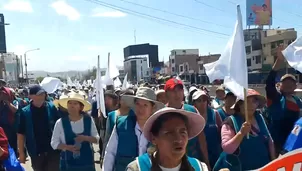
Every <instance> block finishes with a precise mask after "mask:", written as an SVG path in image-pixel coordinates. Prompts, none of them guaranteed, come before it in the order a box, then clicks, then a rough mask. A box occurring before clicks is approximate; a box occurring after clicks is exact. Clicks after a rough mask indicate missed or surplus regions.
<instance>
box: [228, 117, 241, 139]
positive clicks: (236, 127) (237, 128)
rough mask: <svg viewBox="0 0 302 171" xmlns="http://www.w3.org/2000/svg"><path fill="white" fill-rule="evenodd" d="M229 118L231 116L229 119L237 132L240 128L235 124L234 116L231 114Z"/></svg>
mask: <svg viewBox="0 0 302 171" xmlns="http://www.w3.org/2000/svg"><path fill="white" fill-rule="evenodd" d="M230 118H231V120H232V122H233V126H234V130H235V132H236V134H237V133H238V132H239V131H240V128H239V126H238V124H237V121H236V118H235V117H234V116H233V115H232V116H230Z"/></svg>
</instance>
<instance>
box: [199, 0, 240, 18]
mask: <svg viewBox="0 0 302 171" xmlns="http://www.w3.org/2000/svg"><path fill="white" fill-rule="evenodd" d="M194 1H195V2H197V3H199V4H202V5H204V6H207V7H209V8H213V9H215V10H217V11H220V12H224V13H227V14H231V15H232V16H235V15H234V14H233V13H230V12H228V11H225V10H223V9H220V8H217V7H215V6H213V5H210V4H207V3H205V2H203V1H200V0H194ZM229 2H231V1H229Z"/></svg>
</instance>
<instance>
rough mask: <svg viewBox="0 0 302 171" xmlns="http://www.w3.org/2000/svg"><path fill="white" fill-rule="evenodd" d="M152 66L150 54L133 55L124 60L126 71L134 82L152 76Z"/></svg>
mask: <svg viewBox="0 0 302 171" xmlns="http://www.w3.org/2000/svg"><path fill="white" fill-rule="evenodd" d="M150 71H151V69H150V66H149V61H148V56H146V55H142V56H131V57H128V58H127V59H126V60H125V61H124V72H125V73H126V74H128V79H129V80H130V81H133V82H138V81H140V80H142V79H143V80H148V79H149V78H150Z"/></svg>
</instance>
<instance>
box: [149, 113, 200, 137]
mask: <svg viewBox="0 0 302 171" xmlns="http://www.w3.org/2000/svg"><path fill="white" fill-rule="evenodd" d="M167 113H179V114H181V115H183V116H185V117H186V118H188V125H187V126H188V128H187V129H188V136H189V139H192V138H194V137H196V136H197V135H199V134H200V132H201V131H202V130H203V128H204V127H205V120H204V118H203V117H202V116H201V115H200V114H199V113H198V112H197V113H193V112H188V111H185V110H183V109H175V108H171V107H165V108H163V109H160V110H158V111H157V112H155V113H154V114H153V115H151V116H150V117H149V119H148V120H147V121H146V123H145V125H144V130H143V133H144V135H145V137H146V139H147V140H149V141H151V140H152V136H151V134H152V133H151V128H152V125H153V123H154V122H155V121H156V120H157V119H158V117H160V116H162V115H164V114H167Z"/></svg>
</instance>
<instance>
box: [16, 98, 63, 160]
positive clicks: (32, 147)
mask: <svg viewBox="0 0 302 171" xmlns="http://www.w3.org/2000/svg"><path fill="white" fill-rule="evenodd" d="M45 103H46V108H47V113H48V120H49V128H50V130H51V131H53V128H54V125H55V122H56V119H57V108H56V107H55V106H54V105H53V104H52V103H50V102H45ZM22 115H24V116H25V118H26V133H25V137H26V148H27V150H28V153H29V156H31V157H35V156H36V155H38V154H37V151H36V141H35V136H34V132H33V123H32V113H31V104H30V105H27V106H26V107H24V108H23V109H22ZM49 143H50V142H49Z"/></svg>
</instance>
